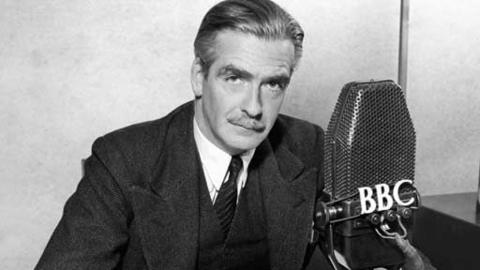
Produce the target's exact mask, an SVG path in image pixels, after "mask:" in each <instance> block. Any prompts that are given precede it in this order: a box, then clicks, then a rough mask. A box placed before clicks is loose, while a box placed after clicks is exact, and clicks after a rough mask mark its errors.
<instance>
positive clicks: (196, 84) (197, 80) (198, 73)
mask: <svg viewBox="0 0 480 270" xmlns="http://www.w3.org/2000/svg"><path fill="white" fill-rule="evenodd" d="M190 80H191V83H192V89H193V94H194V95H195V99H198V98H201V97H202V94H203V81H204V80H205V76H204V74H203V70H202V64H201V60H200V58H198V57H195V59H194V60H193V63H192V68H191V70H190Z"/></svg>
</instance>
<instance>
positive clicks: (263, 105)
mask: <svg viewBox="0 0 480 270" xmlns="http://www.w3.org/2000/svg"><path fill="white" fill-rule="evenodd" d="M302 41H303V31H302V29H301V27H300V26H299V24H298V23H297V22H296V21H295V20H294V19H293V18H292V17H291V16H290V15H289V14H288V13H286V12H285V11H284V10H283V9H281V8H280V7H279V6H277V5H276V4H275V3H273V2H271V1H269V0H257V1H254V0H226V1H223V2H221V3H219V4H217V5H216V6H214V7H213V8H212V9H210V11H208V13H207V14H206V15H205V17H204V19H203V21H202V24H201V25H200V29H199V31H198V34H197V37H196V39H195V44H194V45H195V61H194V63H193V65H192V86H193V91H194V93H195V96H196V102H195V118H196V121H197V123H198V125H199V127H200V130H201V131H202V133H203V134H204V135H205V136H206V137H207V138H208V139H209V140H210V141H212V142H213V143H214V144H216V145H217V146H218V147H220V148H222V149H223V150H224V151H226V152H229V153H230V154H238V153H240V152H243V151H246V150H249V149H252V148H255V147H257V146H258V145H259V144H260V143H261V142H262V141H263V140H264V139H265V138H266V136H267V135H268V133H269V132H270V129H271V128H272V126H273V124H274V122H275V120H276V118H277V116H278V112H279V110H280V107H281V104H282V101H283V97H284V94H285V90H286V87H287V86H288V83H289V81H290V77H291V75H292V72H293V69H294V67H295V65H296V64H297V62H298V60H299V59H300V56H301V51H302Z"/></svg>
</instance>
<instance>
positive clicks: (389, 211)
mask: <svg viewBox="0 0 480 270" xmlns="http://www.w3.org/2000/svg"><path fill="white" fill-rule="evenodd" d="M324 162H325V163H324V168H325V175H324V176H325V177H324V178H325V189H324V195H322V197H321V198H319V199H318V200H317V203H316V212H315V228H316V229H317V230H318V231H319V232H320V237H321V238H323V239H322V240H323V241H321V242H319V245H320V248H321V249H322V250H323V251H324V253H325V254H326V255H327V257H328V259H329V262H330V264H331V265H332V267H333V268H334V269H345V267H344V266H342V265H341V264H340V263H339V260H338V257H337V256H335V254H336V253H340V254H341V255H342V256H343V258H344V260H345V263H346V264H347V266H348V267H349V268H350V269H369V268H374V267H398V266H399V265H401V264H403V261H404V257H403V254H402V252H401V251H400V250H399V249H398V248H397V247H396V246H395V244H394V243H393V241H392V240H391V239H393V238H395V237H396V236H400V237H402V238H409V239H410V240H411V231H412V227H413V223H414V215H413V211H414V210H416V209H417V208H418V207H419V205H420V195H419V194H418V192H417V191H416V189H415V187H414V185H413V180H414V173H415V130H414V127H413V123H412V120H411V118H410V114H409V112H408V109H407V105H406V101H405V97H404V95H403V92H402V91H401V89H400V87H399V86H398V85H397V84H395V83H394V82H393V81H390V80H385V81H370V82H351V83H348V84H346V85H345V86H344V87H343V89H342V91H341V93H340V96H339V99H338V101H337V104H336V106H335V109H334V112H333V114H332V117H331V119H330V122H329V124H328V128H327V132H326V135H325V159H324Z"/></svg>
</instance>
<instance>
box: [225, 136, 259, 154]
mask: <svg viewBox="0 0 480 270" xmlns="http://www.w3.org/2000/svg"><path fill="white" fill-rule="evenodd" d="M264 139H265V137H263V136H262V137H260V136H258V137H256V138H254V139H253V138H251V137H247V138H244V137H243V136H239V137H237V138H236V140H234V141H231V142H230V144H229V145H230V147H231V148H232V150H234V151H235V152H237V153H241V152H245V151H248V150H251V149H254V148H257V146H258V145H260V143H262V141H263V140H264Z"/></svg>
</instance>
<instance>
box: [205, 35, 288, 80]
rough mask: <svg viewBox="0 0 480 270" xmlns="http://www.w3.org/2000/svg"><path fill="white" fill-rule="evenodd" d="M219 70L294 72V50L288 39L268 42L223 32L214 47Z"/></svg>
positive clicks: (251, 36)
mask: <svg viewBox="0 0 480 270" xmlns="http://www.w3.org/2000/svg"><path fill="white" fill-rule="evenodd" d="M212 49H213V53H214V62H213V64H214V65H216V66H217V68H223V69H231V68H232V67H235V68H237V69H268V70H269V71H270V72H287V73H288V74H290V73H291V70H292V69H293V66H294V61H295V49H294V45H293V43H292V42H291V41H290V40H288V39H281V40H267V39H263V38H259V37H256V36H254V35H252V34H246V33H242V32H238V31H222V32H220V33H218V34H217V36H216V38H215V42H214V45H213V48H212Z"/></svg>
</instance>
